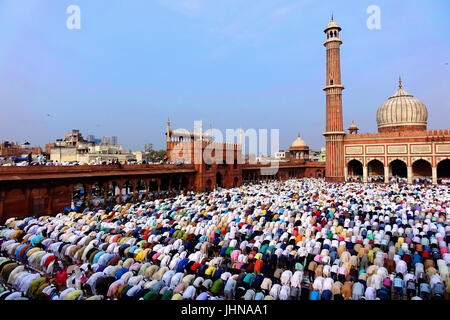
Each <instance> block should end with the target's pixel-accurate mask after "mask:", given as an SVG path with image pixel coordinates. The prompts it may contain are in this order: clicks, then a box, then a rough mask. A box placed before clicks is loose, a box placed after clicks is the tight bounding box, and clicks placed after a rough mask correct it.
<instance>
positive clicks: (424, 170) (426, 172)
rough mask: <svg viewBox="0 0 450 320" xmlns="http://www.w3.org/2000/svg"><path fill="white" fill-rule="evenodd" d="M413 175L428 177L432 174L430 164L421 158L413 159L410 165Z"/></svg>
mask: <svg viewBox="0 0 450 320" xmlns="http://www.w3.org/2000/svg"><path fill="white" fill-rule="evenodd" d="M412 174H413V177H420V178H430V177H431V175H432V169H431V164H430V163H429V162H428V161H426V160H423V159H420V160H417V161H414V163H413V165H412Z"/></svg>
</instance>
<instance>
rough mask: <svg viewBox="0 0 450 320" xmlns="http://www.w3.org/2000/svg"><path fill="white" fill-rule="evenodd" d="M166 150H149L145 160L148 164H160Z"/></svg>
mask: <svg viewBox="0 0 450 320" xmlns="http://www.w3.org/2000/svg"><path fill="white" fill-rule="evenodd" d="M166 154H167V153H166V150H164V149H161V150H149V151H148V152H146V153H145V154H144V159H145V160H146V161H148V162H160V161H161V160H163V159H164V156H165V155H166Z"/></svg>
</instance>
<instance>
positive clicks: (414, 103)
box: [377, 79, 428, 132]
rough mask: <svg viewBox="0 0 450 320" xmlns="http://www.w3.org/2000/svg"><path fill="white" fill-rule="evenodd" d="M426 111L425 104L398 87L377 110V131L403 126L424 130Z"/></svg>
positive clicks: (393, 129)
mask: <svg viewBox="0 0 450 320" xmlns="http://www.w3.org/2000/svg"><path fill="white" fill-rule="evenodd" d="M427 119H428V111H427V107H426V106H425V104H424V103H423V102H422V101H420V100H419V99H417V98H415V97H414V96H412V95H410V94H409V93H407V92H406V91H405V90H403V88H402V84H401V79H400V84H399V89H398V90H397V92H396V93H395V94H394V95H393V96H392V97H390V98H389V99H388V100H387V101H386V102H385V103H383V104H382V105H381V106H380V107H379V108H378V110H377V124H378V131H380V132H382V131H398V130H401V127H403V128H410V129H417V130H426V127H427Z"/></svg>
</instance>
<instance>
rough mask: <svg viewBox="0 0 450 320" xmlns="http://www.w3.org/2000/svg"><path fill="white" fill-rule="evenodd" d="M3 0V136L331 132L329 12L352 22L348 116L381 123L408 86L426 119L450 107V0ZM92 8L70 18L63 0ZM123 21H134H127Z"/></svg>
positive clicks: (345, 34)
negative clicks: (373, 23)
mask: <svg viewBox="0 0 450 320" xmlns="http://www.w3.org/2000/svg"><path fill="white" fill-rule="evenodd" d="M31 3H32V5H30V6H28V7H27V8H22V7H21V6H20V5H19V4H17V2H13V1H4V2H3V3H2V4H0V8H1V10H0V12H1V13H0V16H1V19H0V39H2V42H3V43H4V44H5V45H4V46H3V49H2V50H0V73H1V74H3V81H2V86H0V99H2V101H3V102H2V106H1V107H0V108H1V110H2V113H3V114H7V116H8V121H6V123H4V125H2V128H1V129H0V138H1V139H2V140H14V141H20V142H22V141H29V142H30V143H31V144H32V145H40V146H44V145H45V144H46V143H50V142H52V141H54V140H56V139H57V138H60V137H61V136H63V134H64V133H66V132H68V131H70V130H71V129H72V128H77V129H79V130H80V131H81V132H82V133H83V134H85V135H87V134H93V135H95V136H97V135H98V136H117V137H119V138H120V141H121V144H122V145H123V146H124V148H126V149H132V150H140V149H143V146H144V144H145V143H147V142H148V141H152V143H153V144H154V147H155V149H163V148H164V147H165V145H164V143H165V136H164V128H165V121H166V120H167V117H170V119H171V122H172V124H173V127H174V128H186V129H188V130H191V129H192V123H193V122H194V121H195V120H203V123H204V129H205V130H206V129H207V128H209V124H210V123H212V125H213V127H214V128H218V129H220V130H222V131H225V129H226V128H233V129H237V128H239V127H243V128H244V129H248V128H255V129H259V128H266V129H268V130H270V129H272V128H274V129H279V130H280V149H284V150H286V149H287V148H288V147H289V145H290V144H291V143H292V141H294V140H295V138H296V137H297V135H298V132H300V134H301V136H302V138H303V139H304V140H305V141H306V142H307V143H308V145H309V146H310V148H311V149H314V150H319V149H320V147H322V146H324V145H325V140H324V138H323V136H322V132H324V131H325V123H324V120H323V119H324V115H325V99H324V96H323V92H322V90H321V88H322V87H323V86H324V80H323V78H324V74H325V69H324V67H323V66H324V62H325V54H324V48H323V45H322V43H323V41H325V35H324V34H323V32H322V30H323V29H324V28H325V26H326V24H327V23H328V22H329V19H330V15H331V13H333V14H334V19H335V20H336V21H338V22H339V24H340V25H341V26H342V28H343V30H342V33H341V38H342V39H343V42H344V43H343V46H342V53H341V54H342V57H341V58H342V68H343V72H342V83H343V85H344V86H345V88H346V89H345V90H344V93H343V116H344V129H347V128H348V126H349V125H350V123H351V122H352V121H353V120H354V121H355V123H356V124H357V126H358V127H359V129H360V132H363V133H364V132H375V131H376V119H375V116H374V115H375V112H376V110H377V108H378V107H379V106H380V105H381V104H382V103H383V102H384V101H385V100H386V99H387V98H388V97H389V96H391V95H392V94H393V93H394V92H395V91H396V89H397V81H398V80H397V79H398V76H399V75H401V76H402V79H403V86H404V88H405V90H406V91H408V92H409V93H411V94H412V95H414V96H416V97H417V98H419V99H421V100H422V101H423V102H424V103H425V104H426V105H427V107H428V109H429V111H430V116H429V119H428V123H429V130H433V129H438V128H446V127H448V123H449V120H450V118H449V117H450V114H449V113H448V110H449V107H450V93H449V91H448V87H449V85H450V80H449V79H450V78H449V77H448V68H449V67H448V60H449V59H448V49H449V47H450V41H449V40H448V36H447V32H446V30H448V26H449V22H448V21H447V19H446V18H445V12H448V9H449V8H450V7H449V4H448V3H446V2H445V1H436V2H433V3H427V4H424V3H421V2H420V1H410V2H408V6H404V5H402V4H404V2H402V1H395V2H393V1H377V3H375V4H376V5H378V6H379V7H380V9H381V29H379V30H370V29H368V28H367V25H366V21H367V19H368V18H369V16H370V14H367V13H366V9H367V8H368V6H370V5H371V4H372V3H371V2H369V1H359V2H358V3H357V4H332V2H331V1H326V2H324V3H323V2H321V3H320V4H316V3H315V2H314V1H300V2H298V1H262V2H260V3H258V4H257V5H256V4H246V5H243V4H240V3H239V2H237V1H231V2H229V1H228V2H227V3H226V4H225V2H220V1H219V2H215V5H212V4H211V3H208V2H206V1H201V0H196V1H194V0H190V1H189V0H185V1H169V0H161V1H155V2H154V3H151V4H150V3H146V2H144V1H135V2H133V3H127V4H126V5H125V4H117V3H112V4H111V3H106V2H105V1H98V2H96V3H95V4H93V3H89V2H88V1H75V0H74V1H61V2H58V4H52V5H48V4H47V5H43V4H42V3H41V2H39V1H31ZM71 4H77V5H79V7H80V8H81V29H80V30H69V29H67V28H66V25H65V22H66V19H67V18H68V16H69V15H68V14H67V13H66V8H67V7H68V6H69V5H71ZM120 22H123V23H120Z"/></svg>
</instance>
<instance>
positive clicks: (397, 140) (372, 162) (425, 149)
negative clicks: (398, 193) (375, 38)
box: [323, 19, 450, 184]
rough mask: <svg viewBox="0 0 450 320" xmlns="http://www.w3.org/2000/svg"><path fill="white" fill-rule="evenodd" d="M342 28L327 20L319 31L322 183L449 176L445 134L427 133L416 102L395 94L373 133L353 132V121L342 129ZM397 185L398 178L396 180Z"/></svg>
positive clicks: (424, 113)
mask: <svg viewBox="0 0 450 320" xmlns="http://www.w3.org/2000/svg"><path fill="white" fill-rule="evenodd" d="M341 30H342V28H341V27H340V26H339V25H338V24H337V23H336V22H335V21H334V20H333V19H332V21H331V22H330V23H329V24H328V25H327V27H326V29H325V30H324V32H325V34H326V36H327V39H326V41H325V43H324V46H325V47H326V53H327V55H326V56H327V59H326V61H327V62H326V86H325V87H324V88H323V90H324V91H325V94H326V131H325V132H324V133H323V135H324V136H325V141H326V170H325V177H326V180H327V181H334V182H343V181H347V180H349V179H352V178H355V177H356V178H358V179H360V180H361V181H362V182H368V181H371V178H374V177H377V178H378V179H381V181H384V182H385V183H388V182H391V181H394V180H393V179H399V178H402V179H404V180H405V182H407V183H413V182H414V181H415V179H417V178H419V179H429V181H430V182H432V183H433V184H436V183H438V181H440V179H442V178H449V177H450V133H449V130H448V129H445V130H444V129H443V130H428V129H427V125H428V123H427V120H428V110H427V107H426V105H425V104H424V103H423V102H422V101H420V100H419V99H418V98H416V97H414V96H413V95H411V94H409V93H408V92H406V91H405V89H403V84H402V80H401V78H400V79H399V86H398V90H397V91H396V92H395V93H394V95H392V96H391V97H390V98H389V99H388V100H387V101H386V102H384V103H383V104H382V105H381V106H380V107H379V108H378V110H377V113H376V120H377V125H378V132H377V133H358V130H359V129H358V127H357V126H356V124H355V123H354V122H352V124H351V125H350V127H349V128H348V133H347V132H346V131H344V129H343V113H342V112H343V110H342V90H344V86H343V85H342V84H341V70H340V46H341V44H342V40H341V39H340V37H339V35H340V32H341ZM396 181H398V180H396Z"/></svg>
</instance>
